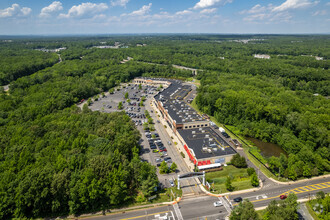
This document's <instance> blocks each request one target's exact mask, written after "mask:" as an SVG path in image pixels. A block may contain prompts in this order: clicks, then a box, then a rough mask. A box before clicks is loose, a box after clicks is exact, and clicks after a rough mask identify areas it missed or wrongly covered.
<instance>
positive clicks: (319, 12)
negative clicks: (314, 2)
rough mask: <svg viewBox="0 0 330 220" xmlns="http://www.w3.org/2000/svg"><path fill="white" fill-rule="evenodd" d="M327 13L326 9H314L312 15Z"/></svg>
mask: <svg viewBox="0 0 330 220" xmlns="http://www.w3.org/2000/svg"><path fill="white" fill-rule="evenodd" d="M326 14H327V11H326V10H320V11H316V12H314V13H313V14H312V15H313V16H318V15H321V16H322V15H326Z"/></svg>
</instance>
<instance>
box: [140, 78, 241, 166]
mask: <svg viewBox="0 0 330 220" xmlns="http://www.w3.org/2000/svg"><path fill="white" fill-rule="evenodd" d="M134 82H135V83H139V84H148V85H160V84H162V85H166V86H165V87H163V89H162V91H160V92H159V93H158V94H156V95H155V96H154V97H153V100H152V101H153V104H154V105H155V107H156V108H157V110H158V111H159V114H158V115H159V117H161V118H162V119H164V121H165V122H166V126H168V127H169V128H171V129H172V131H173V133H174V135H175V136H176V137H177V139H178V140H179V142H180V144H181V145H182V146H183V147H184V149H185V151H186V153H187V155H188V157H189V159H190V161H191V162H192V163H194V164H196V165H197V166H198V167H200V168H202V167H204V166H211V167H212V165H211V164H214V165H220V164H224V163H227V162H229V161H230V160H231V158H232V156H233V155H234V154H236V151H235V149H234V147H233V146H234V145H233V144H232V142H231V139H228V138H225V137H223V136H222V135H221V132H220V131H219V130H218V129H217V127H216V126H211V124H210V121H209V119H208V118H205V117H203V116H202V115H200V114H198V112H196V111H195V110H194V109H193V108H192V107H191V106H190V105H188V104H187V103H186V102H185V101H184V98H185V97H186V96H187V95H188V94H189V93H190V92H191V91H192V88H191V86H190V85H184V84H183V83H182V82H181V81H179V80H172V79H151V78H137V79H135V80H134ZM212 124H213V123H212ZM230 144H231V145H233V146H231V145H230Z"/></svg>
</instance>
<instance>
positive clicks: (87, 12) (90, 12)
mask: <svg viewBox="0 0 330 220" xmlns="http://www.w3.org/2000/svg"><path fill="white" fill-rule="evenodd" d="M107 9H108V5H107V4H105V3H100V4H95V3H90V2H87V3H82V4H80V5H74V6H72V8H70V10H69V12H68V13H67V14H60V15H59V17H61V18H72V17H94V16H95V15H96V14H98V13H99V12H102V11H105V10H107Z"/></svg>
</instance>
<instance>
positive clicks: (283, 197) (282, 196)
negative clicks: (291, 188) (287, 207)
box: [280, 194, 288, 199]
mask: <svg viewBox="0 0 330 220" xmlns="http://www.w3.org/2000/svg"><path fill="white" fill-rule="evenodd" d="M287 197H288V196H287V195H284V194H283V195H280V199H286V198H287Z"/></svg>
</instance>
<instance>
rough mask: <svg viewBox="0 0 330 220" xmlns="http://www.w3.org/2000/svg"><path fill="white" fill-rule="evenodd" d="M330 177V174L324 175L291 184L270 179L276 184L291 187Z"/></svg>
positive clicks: (291, 182)
mask: <svg viewBox="0 0 330 220" xmlns="http://www.w3.org/2000/svg"><path fill="white" fill-rule="evenodd" d="M328 177H330V174H327V175H323V176H317V177H313V178H310V179H303V180H298V181H290V182H280V181H278V180H274V179H273V178H269V180H271V181H273V182H274V183H278V184H283V185H291V184H297V183H303V182H307V181H311V180H317V179H325V178H328Z"/></svg>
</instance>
